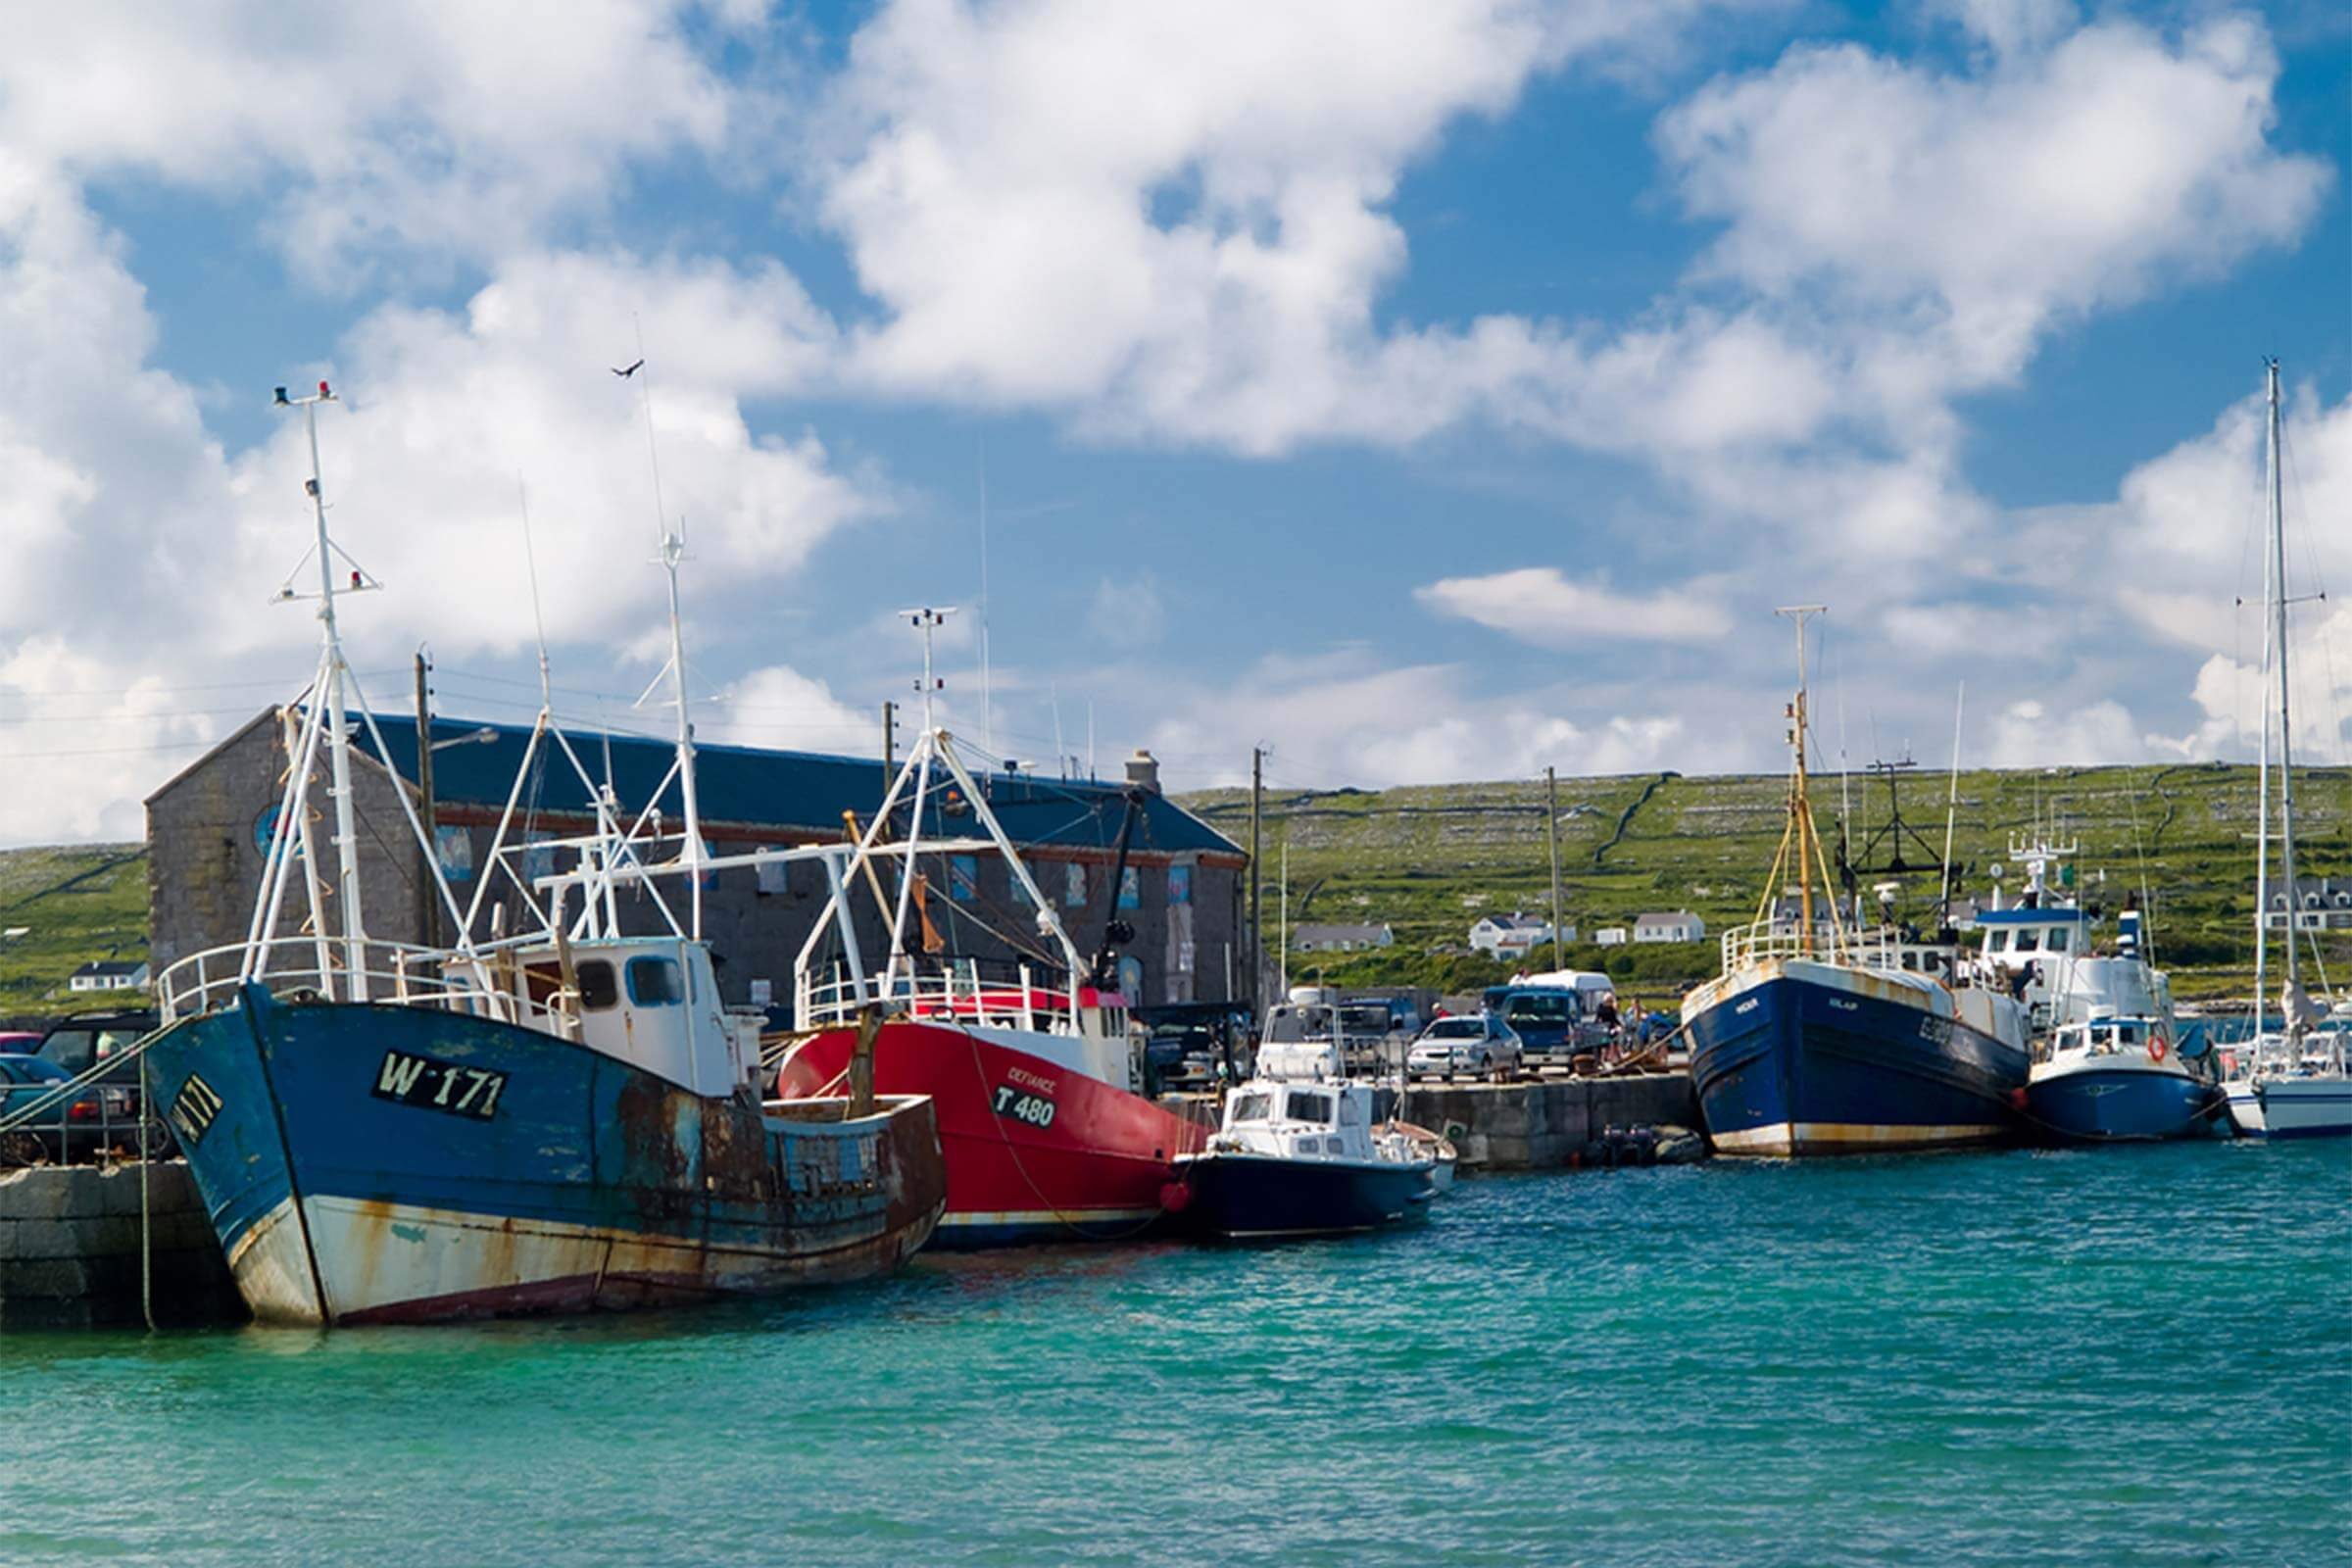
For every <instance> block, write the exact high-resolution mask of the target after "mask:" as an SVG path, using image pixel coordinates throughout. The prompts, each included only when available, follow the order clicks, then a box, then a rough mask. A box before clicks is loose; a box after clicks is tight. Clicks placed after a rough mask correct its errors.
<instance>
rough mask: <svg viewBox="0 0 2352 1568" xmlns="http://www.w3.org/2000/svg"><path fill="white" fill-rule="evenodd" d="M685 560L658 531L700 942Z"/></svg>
mask: <svg viewBox="0 0 2352 1568" xmlns="http://www.w3.org/2000/svg"><path fill="white" fill-rule="evenodd" d="M685 558H686V541H685V540H684V539H681V538H680V537H678V535H677V533H676V532H674V531H673V530H671V529H667V528H664V529H663V530H662V570H663V571H665V572H667V573H668V574H669V684H670V691H671V692H672V693H673V694H674V695H675V696H676V698H677V704H678V794H679V795H680V796H681V797H682V798H683V799H684V801H685V803H686V851H685V854H684V855H683V856H682V857H680V858H682V859H683V860H684V861H685V862H686V865H687V886H688V887H689V888H691V889H692V890H693V891H692V900H693V903H692V908H693V911H694V912H693V915H692V923H691V925H690V927H689V929H688V931H687V935H688V936H690V937H692V938H693V939H694V940H695V941H697V942H700V941H702V940H703V876H702V871H701V866H702V863H703V813H702V806H701V803H700V802H699V801H698V800H697V799H696V798H695V790H694V721H693V720H692V719H691V718H690V717H689V716H688V713H687V698H686V638H685V634H684V632H683V631H681V630H680V628H679V625H678V563H679V562H680V561H683V560H684V559H685Z"/></svg>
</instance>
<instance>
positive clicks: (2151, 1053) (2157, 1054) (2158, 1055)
mask: <svg viewBox="0 0 2352 1568" xmlns="http://www.w3.org/2000/svg"><path fill="white" fill-rule="evenodd" d="M2165 1050H2166V1047H2165V1043H2164V1036H2162V1035H2158V1036H2156V1037H2155V1038H2154V1039H2153V1040H2150V1041H2149V1042H2148V1059H2149V1060H2150V1061H2162V1060H2163V1059H2164V1053H2165Z"/></svg>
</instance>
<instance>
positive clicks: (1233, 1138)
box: [1209, 1078, 1378, 1160]
mask: <svg viewBox="0 0 2352 1568" xmlns="http://www.w3.org/2000/svg"><path fill="white" fill-rule="evenodd" d="M1209 1147H1210V1148H1211V1149H1212V1150H1217V1151H1221V1152H1227V1153H1246V1154H1270V1155H1274V1156H1276V1157H1278V1158H1283V1159H1356V1160H1368V1159H1373V1158H1377V1157H1378V1156H1377V1154H1376V1153H1375V1152H1374V1150H1373V1148H1372V1086H1371V1085H1369V1084H1351V1083H1319V1084H1305V1083H1280V1082H1276V1081H1274V1080H1271V1079H1264V1078H1253V1079H1251V1080H1250V1082H1248V1083H1246V1084H1242V1085H1240V1086H1238V1087H1237V1088H1234V1089H1231V1090H1228V1091H1227V1092H1226V1095H1225V1120H1224V1123H1223V1125H1222V1126H1221V1127H1220V1128H1219V1129H1218V1132H1217V1136H1216V1138H1215V1139H1214V1140H1213V1141H1212V1142H1211V1143H1210V1145H1209Z"/></svg>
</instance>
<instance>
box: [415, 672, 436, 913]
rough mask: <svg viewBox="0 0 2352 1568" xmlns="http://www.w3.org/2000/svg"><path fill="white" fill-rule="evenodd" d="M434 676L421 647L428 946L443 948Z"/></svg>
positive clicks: (420, 814) (420, 815)
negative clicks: (437, 877) (436, 891)
mask: <svg viewBox="0 0 2352 1568" xmlns="http://www.w3.org/2000/svg"><path fill="white" fill-rule="evenodd" d="M432 672H433V665H432V661H431V660H430V659H428V658H427V657H426V655H425V651H424V649H423V648H422V647H421V646H420V647H418V648H417V819H418V820H419V821H421V822H422V823H423V824H424V855H425V875H424V880H423V882H422V884H421V886H422V887H423V888H424V890H425V893H424V901H423V902H424V945H425V946H426V947H428V948H437V947H439V946H440V945H441V901H440V900H438V899H436V898H434V897H433V876H432V870H433V862H434V861H435V860H436V859H438V858H440V855H441V833H440V829H439V827H438V826H436V825H435V823H434V821H433V693H432V688H431V686H429V685H427V684H426V678H427V677H428V676H430V675H431V674H432Z"/></svg>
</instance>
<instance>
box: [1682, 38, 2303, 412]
mask: <svg viewBox="0 0 2352 1568" xmlns="http://www.w3.org/2000/svg"><path fill="white" fill-rule="evenodd" d="M1970 10H1971V11H1972V13H1973V14H1974V15H1975V17H1976V20H1977V22H1978V24H1979V25H1980V26H1981V27H1983V28H1984V29H1985V33H1986V35H1987V36H1989V37H1992V38H1993V39H1994V40H1995V41H1996V42H1997V43H1998V44H1999V45H2000V48H1999V49H1998V51H1997V52H1996V53H1995V54H1994V55H1993V56H1992V58H1990V59H1989V60H1986V61H1981V62H1979V63H1978V64H1977V65H1976V66H1975V67H1974V68H1973V69H1970V70H1967V71H1963V72H1959V73H1951V72H1945V71H1941V70H1938V69H1937V68H1936V67H1935V66H1933V65H1928V64H1917V63H1903V62H1897V61H1894V60H1891V59H1888V58H1887V57H1885V56H1882V55H1877V54H1873V53H1872V52H1870V51H1868V50H1866V49H1863V48H1861V47H1859V46H1855V45H1850V44H1839V45H1833V46H1811V45H1805V46H1799V47H1796V48H1793V49H1791V50H1789V53H1788V54H1786V55H1785V56H1783V58H1782V59H1781V60H1780V61H1779V62H1778V63H1777V64H1776V65H1774V66H1773V67H1772V68H1771V69H1770V70H1768V71H1765V72H1762V73H1756V74H1753V75H1748V76H1742V77H1737V78H1732V79H1728V80H1722V81H1718V82H1715V83H1713V84H1711V85H1710V86H1708V87H1707V88H1706V89H1704V90H1703V91H1701V92H1699V93H1698V94H1696V95H1695V96H1694V97H1693V98H1691V100H1690V101H1689V102H1687V103H1685V104H1683V105H1681V106H1679V107H1678V108H1676V109H1675V110H1674V111H1673V112H1672V113H1671V114H1669V115H1668V116H1666V117H1665V119H1664V120H1663V121H1661V123H1660V124H1659V129H1658V144H1659V148H1660V151H1661V153H1662V154H1663V155H1664V156H1665V158H1666V159H1667V161H1668V163H1669V165H1670V167H1671V168H1672V170H1673V172H1674V177H1675V181H1676V185H1677V188H1678V189H1679V191H1680V192H1681V195H1682V198H1683V201H1684V204H1685V206H1686V208H1687V209H1688V210H1689V211H1690V212H1691V214H1692V215H1693V216H1696V217H1699V218H1702V219H1715V220H1721V221H1723V222H1724V223H1725V225H1726V227H1725V230H1724V232H1723V234H1722V236H1721V238H1720V239H1719V240H1718V241H1717V242H1716V244H1715V246H1714V247H1713V250H1712V252H1711V254H1710V257H1709V262H1708V269H1707V270H1708V271H1709V272H1710V273H1711V274H1712V275H1714V276H1717V277H1721V278H1728V279H1733V280H1737V281H1738V282H1739V283H1740V284H1742V285H1744V286H1745V287H1747V288H1749V289H1752V290H1755V291H1756V292H1757V293H1759V294H1760V295H1762V296H1763V297H1764V298H1766V299H1768V300H1772V301H1774V302H1776V303H1778V304H1780V305H1782V306H1783V307H1784V308H1787V309H1789V310H1791V311H1795V312H1800V313H1814V312H1820V311H1823V310H1825V307H1824V305H1823V304H1822V301H1823V300H1824V299H1825V298H1826V299H1827V300H1828V301H1829V302H1830V303H1829V304H1828V305H1827V307H1826V310H1827V312H1828V314H1829V316H1830V318H1831V319H1832V320H1833V321H1834V320H1836V319H1838V318H1844V319H1848V320H1852V321H1856V322H1858V323H1860V324H1862V325H1864V326H1868V327H1872V328H1875V329H1878V330H1880V331H1883V332H1884V334H1885V338H1886V341H1884V342H1875V343H1868V344H1864V345H1862V346H1861V349H1860V352H1858V353H1857V354H1856V355H1855V356H1854V358H1855V365H1856V368H1857V369H1858V370H1859V371H1860V372H1861V374H1862V375H1863V377H1864V378H1865V379H1866V380H1867V382H1868V383H1869V385H1868V386H1867V389H1866V392H1867V395H1868V396H1870V397H1873V398H1887V399H1888V400H1890V401H1891V402H1892V403H1893V404H1894V405H1895V406H1896V407H1897V408H1898V409H1904V408H1908V409H1911V410H1915V411H1916V410H1921V409H1926V410H1928V411H1931V412H1932V411H1933V410H1934V408H1935V407H1936V405H1937V404H1938V403H1939V401H1940V400H1941V399H1942V398H1944V397H1948V396H1949V395H1950V394H1951V393H1952V392H1954V391H1957V390H1962V389H1967V388H1971V387H1978V386H1984V385H1988V384H1996V383H2000V382H2004V381H2006V380H2009V379H2010V378H2012V377H2014V376H2015V375H2016V374H2017V373H2018V371H2019V370H2020V369H2021V368H2023V367H2024V365H2025V364H2026V362H2027V360H2028V359H2029V358H2030V356H2031V355H2032V353H2033V351H2034V347H2035V346H2036V344H2037V343H2038V341H2039V340H2040V338H2041V337H2042V336H2043V335H2045V334H2046V333H2047V332H2048V331H2049V330H2050V329H2051V328H2052V327H2053V326H2054V325H2056V324H2058V323H2059V322H2061V321H2063V320H2065V319H2069V318H2071V317H2076V316H2080V315H2082V314H2084V313H2087V312H2090V311H2093V310H2097V309H2105V308H2112V307H2115V306H2118V305H2125V304H2130V303H2131V302H2133V301H2136V300H2138V299H2140V298H2142V297H2144V296H2145V295H2146V294H2148V293H2149V292H2150V291H2151V290H2152V289H2154V288H2155V287H2157V286H2159V285H2160V284H2162V283H2164V282H2166V281H2168V280H2170V279H2172V278H2175V277H2184V276H2185V277H2197V276H2209V275H2212V274H2214V273H2217V272H2219V271H2221V270H2225V269H2227V268H2228V267H2229V266H2230V265H2231V264H2233V263H2234V262H2236V261H2237V260H2239V259H2240V258H2241V257H2243V256H2245V255H2246V254H2247V253H2248V252H2250V251H2253V250H2255V249H2257V248H2259V247H2262V246H2266V245H2275V244H2279V243H2283V242H2286V241H2289V240H2292V239H2294V238H2295V237H2296V236H2297V235H2299V234H2300V233H2301V232H2302V231H2303V229H2304V228H2305V227H2306V226H2307V225H2308V223H2309V222H2310V221H2311V219H2312V218H2313V216H2314V215H2315V214H2316V212H2317V210H2318V207H2319V202H2320V199H2321V195H2322V192H2323V190H2324V189H2325V187H2326V184H2327V177H2328V170H2327V166H2326V165H2325V164H2323V163H2321V162H2320V161H2318V160H2316V159H2311V158H2304V157H2294V156H2287V155H2282V154H2280V153H2279V152H2278V151H2277V150H2276V149H2275V148H2273V147H2272V146H2271V144H2270V141H2269V133H2270V130H2271V127H2272V123H2273V121H2274V120H2275V118H2276V114H2275V110H2274V107H2273V103H2272V88H2273V85H2274V83H2275V82H2276V80H2277V78H2278V58H2277V56H2276V54H2275V53H2274V51H2273V50H2272V48H2271V45H2270V41H2269V39H2268V37H2267V35H2266V34H2265V33H2264V31H2263V29H2262V26H2261V25H2260V24H2259V23H2257V22H2255V21H2253V20H2251V19H2248V18H2244V17H2221V18H2217V19H2214V20H2211V21H2207V22H2203V23H2200V24H2197V25H2193V26H2191V27H2189V28H2188V29H2187V30H2185V31H2184V32H2182V33H2181V34H2180V36H2179V37H2178V38H2177V39H2175V40H2168V39H2166V38H2165V37H2163V36H2162V35H2160V34H2158V33H2156V32H2154V31H2152V30H2150V29H2147V28H2144V27H2140V26H2137V25H2132V24H2130V23H2125V22H2103V23H2099V24H2096V25H2090V26H2086V27H2082V28H2081V29H2079V30H2075V31H2072V32H2068V33H2064V34H2063V35H2059V32H2058V27H2057V24H2059V23H2060V22H2062V21H2063V19H2064V16H2065V12H2064V10H2063V9H2062V8H2053V7H2048V6H2028V5H2022V4H2010V5H2002V6H1994V5H1977V6H1973V7H1971V8H1970ZM2044 40H2049V41H2047V42H2046V43H2045V42H2044ZM1825 291H1826V292H1825Z"/></svg>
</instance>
